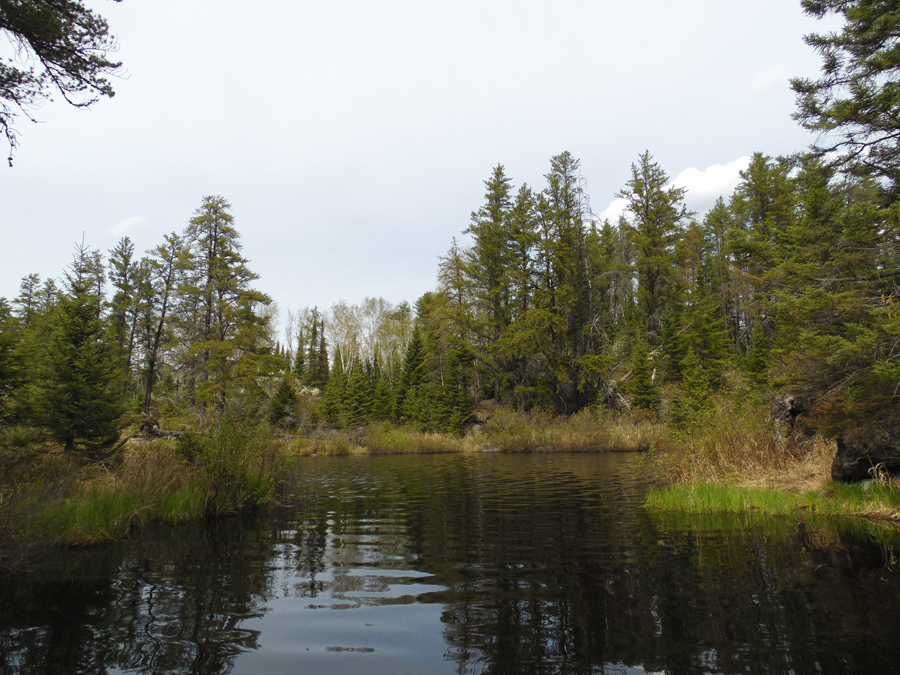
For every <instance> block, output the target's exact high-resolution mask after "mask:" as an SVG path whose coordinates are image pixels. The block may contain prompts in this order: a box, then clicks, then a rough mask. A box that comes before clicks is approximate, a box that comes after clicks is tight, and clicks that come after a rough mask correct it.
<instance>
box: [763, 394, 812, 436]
mask: <svg viewBox="0 0 900 675" xmlns="http://www.w3.org/2000/svg"><path fill="white" fill-rule="evenodd" d="M811 414H812V403H811V401H810V400H809V399H808V398H807V397H806V396H802V395H797V394H782V395H779V396H776V397H775V398H774V399H773V400H771V402H770V403H769V415H770V416H771V418H772V419H774V420H778V421H780V422H783V423H784V424H785V427H786V434H787V435H788V436H793V437H795V438H799V439H804V438H810V437H811V436H813V434H815V428H814V425H813V424H812V419H811Z"/></svg>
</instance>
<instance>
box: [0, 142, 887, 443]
mask: <svg viewBox="0 0 900 675" xmlns="http://www.w3.org/2000/svg"><path fill="white" fill-rule="evenodd" d="M545 178H546V185H544V186H542V187H541V188H540V189H538V188H531V187H529V186H527V185H522V186H520V187H518V188H516V187H515V186H514V185H513V184H512V181H511V180H510V179H509V178H508V177H507V176H506V174H505V172H504V169H503V167H502V166H499V165H498V166H497V167H496V168H495V169H494V170H493V172H492V174H491V175H490V177H489V178H488V179H487V180H485V181H484V185H485V196H484V202H483V203H482V204H481V205H480V206H479V207H478V208H477V210H476V211H475V212H474V213H473V214H472V219H471V222H470V224H469V227H468V229H466V230H465V231H464V234H467V235H470V237H471V245H470V246H467V247H460V246H458V245H457V244H456V242H453V244H452V245H451V247H450V249H449V250H448V252H447V254H446V255H445V256H444V257H443V258H442V260H441V262H440V269H439V274H438V284H437V287H436V288H435V290H434V291H433V292H429V293H426V294H425V295H423V296H422V297H421V298H419V299H418V300H417V301H416V303H415V307H409V306H408V305H407V304H405V303H402V304H400V305H398V306H394V305H392V304H391V303H390V302H388V301H386V300H384V299H381V298H377V299H373V298H366V299H364V300H363V301H362V303H361V304H359V305H349V304H347V303H337V304H335V305H334V306H332V307H331V308H329V309H328V310H319V309H318V308H311V309H310V308H304V309H302V310H299V311H297V312H288V317H287V320H286V322H285V323H286V325H285V326H284V335H283V336H279V335H278V328H277V316H276V313H275V308H274V306H273V304H272V302H271V300H270V298H268V297H267V296H266V295H264V294H262V293H260V292H259V291H257V290H255V289H254V287H253V282H254V281H255V280H256V279H257V278H258V275H257V274H256V273H255V272H253V271H251V269H250V268H249V266H248V261H247V260H246V259H245V258H243V257H242V255H241V244H240V235H239V233H238V231H237V229H236V226H235V223H234V222H233V218H232V216H231V215H230V213H229V210H230V208H231V207H230V204H229V203H228V202H227V201H226V200H225V199H224V198H222V197H204V198H203V201H202V204H201V205H200V207H199V208H198V209H197V210H196V212H195V213H194V215H193V217H192V218H191V219H190V222H189V223H188V225H187V227H186V228H185V230H184V231H183V232H182V233H180V234H179V233H176V232H173V233H171V234H169V235H167V236H166V237H165V238H164V241H163V242H162V243H161V244H160V245H159V246H157V247H156V248H155V249H153V250H152V251H149V252H148V253H147V254H146V255H144V256H141V257H138V256H137V255H136V254H135V251H134V246H133V245H132V243H131V242H130V241H129V239H128V238H127V237H125V238H123V239H122V240H121V241H120V242H119V243H118V245H117V246H116V247H115V248H114V249H113V250H111V251H109V253H108V256H104V255H103V254H102V253H101V252H99V251H95V250H89V249H88V248H86V247H84V246H81V247H79V248H78V250H76V252H75V254H74V257H73V262H72V264H71V265H70V266H69V268H68V269H67V270H66V271H65V273H64V274H63V276H62V281H61V284H60V285H57V284H56V283H55V282H54V281H53V279H52V278H51V279H47V280H45V281H44V282H43V283H42V282H41V278H40V276H39V275H38V274H30V275H28V276H27V277H25V278H24V279H22V282H21V292H20V294H19V295H18V296H17V297H16V298H14V299H13V300H12V301H11V302H6V301H5V300H4V301H3V303H2V305H0V307H2V309H0V316H2V326H3V332H2V340H3V342H2V351H0V355H2V356H0V359H2V360H0V377H2V387H3V388H2V391H3V399H2V402H3V407H2V415H3V421H4V424H5V425H12V424H18V425H28V426H31V427H34V428H40V429H43V430H46V432H47V433H48V434H50V435H51V436H52V437H53V438H54V439H55V440H56V441H57V442H58V443H60V444H62V445H64V446H65V448H66V449H67V450H74V449H76V448H78V449H81V450H85V451H87V452H89V453H91V452H94V453H102V452H103V451H104V449H106V448H108V447H110V446H111V445H112V444H113V443H114V442H115V441H117V440H118V438H119V435H120V431H121V429H122V428H123V426H124V425H125V424H127V423H128V422H129V421H131V423H132V424H134V423H135V421H136V420H138V419H139V418H138V417H137V415H138V414H139V413H141V412H143V413H145V414H147V415H153V416H155V417H158V418H160V419H162V420H166V424H169V425H174V426H177V427H179V428H190V429H202V428H204V427H205V426H207V425H209V424H210V423H211V422H212V421H215V420H219V419H221V418H222V417H223V416H231V417H235V418H237V417H239V418H241V419H245V420H252V421H253V422H254V423H269V424H272V425H274V426H276V427H279V428H283V429H286V430H289V431H290V430H294V431H299V432H302V431H304V430H305V431H308V430H309V429H311V428H313V427H315V426H326V427H329V428H344V429H347V428H355V427H358V426H360V425H364V424H366V423H369V422H390V423H395V424H404V425H410V426H412V427H415V428H417V429H419V430H422V431H440V432H449V433H461V432H463V431H464V429H465V428H466V425H467V423H468V422H469V421H470V414H471V412H472V410H473V407H474V406H476V405H477V404H478V403H479V402H481V401H485V400H491V401H493V402H494V403H496V404H499V405H502V406H508V407H511V408H513V409H515V410H517V411H523V412H524V411H533V410H540V411H547V412H552V413H553V414H556V415H571V414H573V413H576V412H578V411H580V410H582V409H584V408H587V407H592V406H594V407H597V406H599V407H602V408H604V409H607V410H609V411H611V412H627V411H629V410H634V409H640V410H645V411H647V412H648V414H655V415H661V416H662V419H663V420H664V421H665V422H666V423H667V424H668V425H670V426H672V427H673V428H686V427H692V426H695V425H700V424H703V423H704V421H705V420H708V418H710V417H711V416H713V415H714V414H715V406H714V400H715V396H716V395H717V394H720V393H721V394H729V395H738V396H743V395H745V394H746V393H747V392H760V393H763V392H767V391H774V390H779V391H787V392H789V393H790V395H791V396H792V397H793V398H794V399H795V401H797V402H798V403H797V404H796V405H797V406H798V409H799V407H802V412H803V414H804V415H805V416H806V422H807V424H809V425H812V426H813V427H814V428H815V429H816V430H819V431H821V432H822V433H824V434H826V435H835V434H839V433H841V432H844V431H847V430H851V429H852V430H855V431H857V432H858V430H863V429H864V430H866V431H867V432H869V433H873V434H877V433H882V432H884V431H885V430H889V429H890V428H891V425H892V421H893V419H894V414H895V410H896V391H897V387H898V383H900V370H898V365H897V360H896V353H895V352H896V341H897V326H898V316H897V311H896V309H895V303H896V302H897V301H898V299H900V293H898V290H897V287H896V281H897V275H896V272H895V271H896V269H897V263H898V261H897V255H898V252H897V248H896V222H897V213H896V210H897V207H896V204H895V203H894V202H891V201H890V194H889V192H888V191H887V189H886V187H885V186H884V185H883V184H882V183H881V182H880V181H878V180H877V177H873V176H867V175H862V176H857V175H854V174H850V173H846V172H843V173H842V172H839V171H838V170H837V169H836V168H835V167H833V166H829V165H828V164H826V163H825V162H823V161H822V160H821V159H817V158H815V157H813V156H808V155H807V156H801V157H792V158H783V157H782V158H772V157H769V156H766V155H764V154H762V153H756V154H754V155H753V157H752V161H751V163H750V166H749V167H748V168H747V169H746V170H745V171H743V172H742V173H741V182H740V184H739V185H738V187H737V189H736V190H735V191H734V193H733V194H732V195H730V196H729V197H728V198H727V199H724V198H722V199H719V200H718V201H717V202H716V204H715V206H714V207H713V208H712V209H711V210H710V211H709V212H708V213H706V214H704V215H703V216H702V217H697V215H696V214H693V213H690V212H688V211H687V209H686V208H685V206H684V196H685V191H684V190H683V189H681V188H675V187H672V186H671V185H670V179H669V176H668V175H667V174H666V172H665V171H664V170H663V169H662V168H661V167H660V166H659V165H658V164H657V163H656V162H654V160H653V157H652V156H651V155H650V154H649V153H644V154H642V155H641V156H640V157H639V158H638V160H637V161H636V162H635V163H634V164H633V165H632V167H631V180H629V181H628V183H627V184H626V185H625V186H624V187H623V188H622V190H621V192H620V193H619V196H620V197H622V198H624V199H625V200H626V201H627V209H626V212H625V213H624V214H623V215H622V216H621V217H620V219H619V221H618V222H616V223H611V222H609V221H604V222H599V221H598V220H597V219H596V218H595V217H594V216H593V215H592V213H591V211H590V202H589V197H588V195H587V193H586V187H585V184H584V180H583V179H582V178H581V176H580V173H579V162H578V160H577V159H576V158H575V157H573V156H572V155H571V154H570V153H568V152H563V153H561V154H559V155H557V156H555V157H553V158H552V159H551V161H550V169H549V172H548V173H547V175H546V177H545ZM800 401H803V402H804V403H802V404H801V403H799V402H800Z"/></svg>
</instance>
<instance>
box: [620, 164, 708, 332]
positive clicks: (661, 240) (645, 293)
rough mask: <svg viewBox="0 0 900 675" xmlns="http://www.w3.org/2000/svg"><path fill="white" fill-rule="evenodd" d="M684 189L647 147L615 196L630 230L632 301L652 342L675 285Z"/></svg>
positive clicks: (659, 327)
mask: <svg viewBox="0 0 900 675" xmlns="http://www.w3.org/2000/svg"><path fill="white" fill-rule="evenodd" d="M685 192H686V190H685V189H684V188H678V187H674V186H669V177H668V175H667V174H666V172H665V171H663V170H662V168H661V167H660V166H659V164H657V163H656V162H654V161H653V158H652V157H651V155H650V153H649V152H645V153H644V154H642V155H641V156H640V158H639V161H638V163H637V164H632V165H631V180H629V181H628V182H627V183H626V188H625V189H624V190H623V191H622V192H619V193H618V194H617V195H616V196H617V197H619V198H621V199H624V200H625V201H626V202H627V211H628V213H630V214H631V223H630V226H629V232H630V234H631V240H632V244H633V246H634V264H635V267H636V270H637V277H638V279H637V281H638V284H637V303H638V308H639V310H640V313H641V315H642V318H643V322H644V339H645V340H646V341H647V342H648V343H649V344H650V345H656V344H657V342H658V339H659V333H660V330H661V329H662V321H663V316H664V315H665V310H666V308H667V307H668V306H669V304H670V302H669V300H670V298H671V296H672V294H673V292H675V291H676V290H677V281H676V278H675V277H674V271H675V265H674V264H673V259H674V254H675V245H676V242H677V241H678V238H679V235H680V233H681V225H682V221H683V220H684V219H685V218H687V217H689V216H690V215H692V214H691V213H690V212H689V211H688V210H687V207H685V205H684V195H685Z"/></svg>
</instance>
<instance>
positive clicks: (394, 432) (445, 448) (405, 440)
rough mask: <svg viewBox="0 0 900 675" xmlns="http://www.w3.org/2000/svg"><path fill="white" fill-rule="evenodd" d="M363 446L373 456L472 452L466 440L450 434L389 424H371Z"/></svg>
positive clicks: (364, 437) (470, 445) (470, 444)
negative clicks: (427, 431)
mask: <svg viewBox="0 0 900 675" xmlns="http://www.w3.org/2000/svg"><path fill="white" fill-rule="evenodd" d="M362 445H363V447H364V448H365V449H366V451H368V452H369V453H371V454H374V455H387V454H423V455H427V454H441V453H452V452H467V451H472V450H473V449H474V446H473V445H472V443H471V442H470V441H468V440H467V439H466V438H463V437H460V436H452V435H448V434H436V433H426V432H422V431H417V430H415V429H411V428H409V427H395V426H392V425H389V424H370V425H369V426H368V427H366V429H365V434H364V436H363V439H362Z"/></svg>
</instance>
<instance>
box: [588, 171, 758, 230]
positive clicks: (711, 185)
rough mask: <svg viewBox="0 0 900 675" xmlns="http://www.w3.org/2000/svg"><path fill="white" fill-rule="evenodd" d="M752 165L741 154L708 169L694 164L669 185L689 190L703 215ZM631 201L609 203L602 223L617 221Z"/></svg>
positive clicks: (692, 204)
mask: <svg viewBox="0 0 900 675" xmlns="http://www.w3.org/2000/svg"><path fill="white" fill-rule="evenodd" d="M748 166H750V157H747V156H744V157H738V158H737V159H736V160H734V161H733V162H728V164H713V165H712V166H709V167H707V168H706V169H705V170H703V171H700V169H695V168H694V167H690V168H687V169H685V170H684V171H682V172H681V173H680V174H678V175H677V176H676V177H675V180H673V181H672V182H671V183H669V185H667V186H666V187H673V186H674V187H681V188H686V189H687V194H685V196H684V201H685V204H686V205H687V207H688V208H689V209H691V210H692V211H696V212H697V214H698V216H702V215H703V213H704V212H705V211H707V210H708V209H710V208H711V207H712V205H713V202H715V200H716V199H718V198H719V197H724V198H725V199H727V198H728V197H729V195H731V193H732V192H734V189H735V188H736V187H737V185H738V183H739V182H740V181H741V175H740V172H741V171H744V170H745V169H746V168H747V167H748ZM626 205H627V202H626V201H625V200H624V199H622V198H621V197H619V198H617V199H614V200H613V201H612V202H611V203H610V205H609V206H607V207H606V208H605V209H604V210H603V211H601V212H600V215H599V216H598V218H599V219H600V221H601V222H602V221H603V220H604V219H609V222H611V223H613V224H615V223H616V222H617V221H618V220H619V215H620V214H622V213H624V212H625V207H626Z"/></svg>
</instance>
